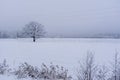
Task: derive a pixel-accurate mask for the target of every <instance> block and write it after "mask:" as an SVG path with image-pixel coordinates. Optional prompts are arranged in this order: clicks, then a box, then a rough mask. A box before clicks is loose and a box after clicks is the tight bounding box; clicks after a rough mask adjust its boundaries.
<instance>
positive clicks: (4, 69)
mask: <svg viewBox="0 0 120 80" xmlns="http://www.w3.org/2000/svg"><path fill="white" fill-rule="evenodd" d="M9 71H10V68H9V66H8V65H7V63H6V60H4V61H3V63H0V74H2V75H3V74H6V73H9Z"/></svg>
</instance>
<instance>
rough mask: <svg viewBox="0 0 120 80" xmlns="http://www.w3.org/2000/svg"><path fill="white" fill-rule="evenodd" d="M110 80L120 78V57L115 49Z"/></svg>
mask: <svg viewBox="0 0 120 80" xmlns="http://www.w3.org/2000/svg"><path fill="white" fill-rule="evenodd" d="M110 80H120V59H119V54H118V52H117V51H116V53H115V56H114V62H112V76H111V78H110Z"/></svg>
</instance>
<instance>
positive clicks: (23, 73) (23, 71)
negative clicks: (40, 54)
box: [14, 62, 39, 78]
mask: <svg viewBox="0 0 120 80" xmlns="http://www.w3.org/2000/svg"><path fill="white" fill-rule="evenodd" d="M14 74H15V75H16V76H17V78H27V77H30V78H37V77H38V75H39V70H38V68H36V67H33V66H31V65H29V64H28V63H26V62H25V63H23V64H21V65H20V66H19V68H18V70H16V71H14Z"/></svg>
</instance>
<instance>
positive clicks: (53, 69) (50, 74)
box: [14, 62, 70, 80]
mask: <svg viewBox="0 0 120 80" xmlns="http://www.w3.org/2000/svg"><path fill="white" fill-rule="evenodd" d="M14 74H15V75H16V76H17V78H33V79H48V80H56V79H62V80H68V79H70V77H69V76H68V70H66V69H64V68H63V67H59V66H58V65H53V64H51V65H50V66H47V65H45V64H42V66H41V68H37V67H34V66H31V65H29V64H28V63H26V62H25V63H23V64H21V65H20V66H19V68H18V69H17V70H15V71H14Z"/></svg>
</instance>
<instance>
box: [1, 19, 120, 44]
mask: <svg viewBox="0 0 120 80" xmlns="http://www.w3.org/2000/svg"><path fill="white" fill-rule="evenodd" d="M46 33H47V32H46V30H45V27H44V25H42V24H40V23H38V22H35V21H31V22H29V23H28V24H26V25H25V26H24V27H23V28H22V29H21V30H20V31H13V32H8V31H0V38H32V39H33V42H35V41H36V39H37V38H43V37H50V36H46ZM54 37H60V38H69V37H65V36H54ZM70 38H71V37H70ZM72 38H116V39H119V38H120V34H114V33H112V34H96V35H83V36H80V37H76V36H74V37H72Z"/></svg>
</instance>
